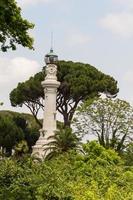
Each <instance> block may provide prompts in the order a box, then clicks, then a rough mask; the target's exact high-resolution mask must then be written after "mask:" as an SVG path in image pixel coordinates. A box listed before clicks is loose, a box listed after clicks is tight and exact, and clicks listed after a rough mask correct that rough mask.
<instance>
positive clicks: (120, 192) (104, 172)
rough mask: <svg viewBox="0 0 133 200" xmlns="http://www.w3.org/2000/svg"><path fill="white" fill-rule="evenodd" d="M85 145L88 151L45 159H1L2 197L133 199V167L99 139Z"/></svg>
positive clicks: (50, 199)
mask: <svg viewBox="0 0 133 200" xmlns="http://www.w3.org/2000/svg"><path fill="white" fill-rule="evenodd" d="M84 148H85V155H83V154H78V153H76V152H75V151H71V152H70V151H69V152H66V153H65V154H60V155H59V156H58V157H56V158H53V159H51V160H47V161H45V162H44V161H43V162H34V161H33V160H32V159H31V158H28V157H27V158H26V159H24V161H23V160H19V162H18V161H15V160H12V159H4V160H1V161H0V185H1V187H0V199H5V200H6V199H7V200H8V199H11V200H19V199H21V200H25V199H27V200H81V199H82V200H88V199H90V200H114V199H115V200H132V197H133V168H132V167H128V169H127V168H125V167H124V165H123V164H122V163H123V162H122V161H121V158H120V157H119V156H118V155H117V154H116V153H115V152H114V151H112V150H106V149H105V148H103V147H101V146H100V145H99V144H97V143H96V142H91V143H87V144H85V146H84ZM89 155H90V156H89ZM100 159H101V160H103V161H104V164H103V162H99V160H100Z"/></svg>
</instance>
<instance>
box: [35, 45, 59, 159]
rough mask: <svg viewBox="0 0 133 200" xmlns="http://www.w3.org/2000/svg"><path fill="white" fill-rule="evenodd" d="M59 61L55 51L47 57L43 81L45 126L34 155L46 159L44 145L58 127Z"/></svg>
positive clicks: (51, 50) (51, 51) (41, 131)
mask: <svg viewBox="0 0 133 200" xmlns="http://www.w3.org/2000/svg"><path fill="white" fill-rule="evenodd" d="M57 61H58V56H57V55H56V54H55V53H54V51H53V49H52V48H51V49H50V52H49V53H48V54H46V56H45V63H46V67H45V74H46V76H45V79H44V81H42V83H41V84H42V87H43V89H44V99H45V101H44V115H43V126H42V129H41V130H40V137H39V139H38V141H37V142H36V144H35V146H34V147H33V154H35V153H37V155H38V157H40V158H43V157H44V145H46V144H47V143H48V138H49V136H53V135H54V134H55V131H56V130H57V126H56V97H57V89H58V87H59V86H60V82H59V81H58V80H57Z"/></svg>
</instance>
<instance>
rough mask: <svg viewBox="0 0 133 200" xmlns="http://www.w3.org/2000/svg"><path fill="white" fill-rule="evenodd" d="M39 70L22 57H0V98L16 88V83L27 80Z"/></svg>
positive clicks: (34, 63) (35, 63)
mask: <svg viewBox="0 0 133 200" xmlns="http://www.w3.org/2000/svg"><path fill="white" fill-rule="evenodd" d="M39 69H40V67H39V64H38V63H37V62H36V61H34V60H29V59H27V58H23V57H16V58H13V59H5V58H2V57H0V91H1V93H0V96H1V98H2V94H3V93H7V92H9V91H10V90H12V89H13V88H14V87H16V86H17V84H18V82H22V81H25V80H27V79H29V77H30V76H32V75H34V74H35V73H36V72H38V71H39Z"/></svg>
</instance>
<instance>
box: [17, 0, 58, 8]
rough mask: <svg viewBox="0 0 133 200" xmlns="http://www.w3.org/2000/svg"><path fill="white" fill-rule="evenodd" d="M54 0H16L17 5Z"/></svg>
mask: <svg viewBox="0 0 133 200" xmlns="http://www.w3.org/2000/svg"><path fill="white" fill-rule="evenodd" d="M53 1H54V0H17V2H18V5H20V6H22V7H23V6H29V5H36V4H40V3H51V2H53Z"/></svg>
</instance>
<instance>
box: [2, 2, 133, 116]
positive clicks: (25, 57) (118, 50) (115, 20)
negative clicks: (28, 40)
mask: <svg viewBox="0 0 133 200" xmlns="http://www.w3.org/2000/svg"><path fill="white" fill-rule="evenodd" d="M17 2H18V5H19V6H20V7H21V8H22V15H23V17H24V18H26V19H28V20H29V21H30V22H32V23H34V24H35V28H34V29H33V30H31V31H30V32H29V34H31V35H32V37H34V40H35V42H34V47H35V50H34V51H33V50H29V49H27V48H23V47H21V46H18V48H17V50H16V51H11V50H10V51H8V52H7V53H2V52H0V91H1V92H0V101H2V102H3V103H4V105H3V106H2V107H1V108H0V109H2V110H3V109H5V110H16V111H20V112H27V111H28V110H26V108H17V109H16V108H13V107H11V105H10V101H9V93H10V92H11V91H12V90H13V89H14V88H15V87H16V86H17V84H18V82H23V81H25V80H27V79H29V77H30V76H32V75H34V74H35V73H37V72H39V71H41V69H42V67H43V66H44V65H45V63H44V56H45V54H46V53H48V52H49V49H50V47H51V32H53V34H54V51H55V52H56V53H57V54H58V56H59V59H60V60H72V61H80V62H83V63H89V64H91V65H93V66H95V67H96V68H97V69H99V70H101V71H102V72H104V73H106V74H109V75H111V76H113V77H114V78H115V79H116V80H117V81H118V87H119V89H120V92H119V95H118V97H119V98H121V99H124V100H127V101H129V102H130V103H131V104H133V92H132V87H133V86H132V84H133V0H108V1H107V0H100V1H99V0H93V1H92V0H84V1H83V0H17Z"/></svg>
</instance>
